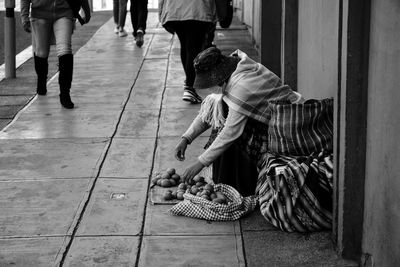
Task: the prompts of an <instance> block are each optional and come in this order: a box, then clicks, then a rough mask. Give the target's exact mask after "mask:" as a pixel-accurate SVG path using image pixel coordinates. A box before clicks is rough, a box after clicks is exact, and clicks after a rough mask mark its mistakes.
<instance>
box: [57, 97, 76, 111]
mask: <svg viewBox="0 0 400 267" xmlns="http://www.w3.org/2000/svg"><path fill="white" fill-rule="evenodd" d="M60 103H61V105H62V106H63V107H64V108H66V109H73V108H74V103H72V101H71V96H70V95H69V94H60Z"/></svg>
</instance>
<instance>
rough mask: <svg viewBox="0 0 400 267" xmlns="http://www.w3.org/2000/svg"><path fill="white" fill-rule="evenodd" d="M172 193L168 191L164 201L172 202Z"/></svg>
mask: <svg viewBox="0 0 400 267" xmlns="http://www.w3.org/2000/svg"><path fill="white" fill-rule="evenodd" d="M173 198H174V197H173V195H172V191H170V190H168V191H167V192H165V193H164V200H171V199H173Z"/></svg>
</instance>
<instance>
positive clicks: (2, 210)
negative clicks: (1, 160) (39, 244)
mask: <svg viewBox="0 0 400 267" xmlns="http://www.w3.org/2000/svg"><path fill="white" fill-rule="evenodd" d="M91 183H92V181H91V179H88V178H87V179H57V180H55V179H50V180H44V181H43V180H36V181H0V236H1V237H29V236H52V235H59V236H63V235H70V234H71V233H72V229H73V225H74V223H76V221H75V220H76V214H77V213H78V212H79V210H80V208H81V205H82V201H83V200H84V199H85V198H86V197H87V193H88V190H89V187H90V186H91ZM71 227H72V229H71ZM0 242H1V241H0Z"/></svg>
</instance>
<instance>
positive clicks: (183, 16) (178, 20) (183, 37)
mask: <svg viewBox="0 0 400 267" xmlns="http://www.w3.org/2000/svg"><path fill="white" fill-rule="evenodd" d="M214 1H215V0H159V6H158V8H159V19H160V22H161V25H162V26H163V27H164V28H165V29H166V30H167V31H168V32H170V33H172V34H175V33H176V35H177V36H178V38H179V41H180V44H181V51H180V56H181V61H182V65H183V69H184V71H185V76H186V79H185V85H184V90H183V96H182V100H184V101H188V102H190V103H192V104H198V103H201V101H202V98H201V96H199V95H198V94H197V93H196V90H195V89H194V88H193V83H194V79H195V76H196V74H195V70H194V67H193V60H194V58H195V57H196V56H197V54H198V53H200V52H201V51H202V50H204V49H205V48H208V47H210V46H211V43H212V38H210V33H211V34H212V33H213V29H214V28H215V24H216V22H217V15H216V9H215V2H214Z"/></svg>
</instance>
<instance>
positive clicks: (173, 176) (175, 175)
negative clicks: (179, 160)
mask: <svg viewBox="0 0 400 267" xmlns="http://www.w3.org/2000/svg"><path fill="white" fill-rule="evenodd" d="M171 178H172V179H174V180H175V181H176V182H178V181H179V180H180V179H181V176H179V174H176V173H174V174H172V175H171Z"/></svg>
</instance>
